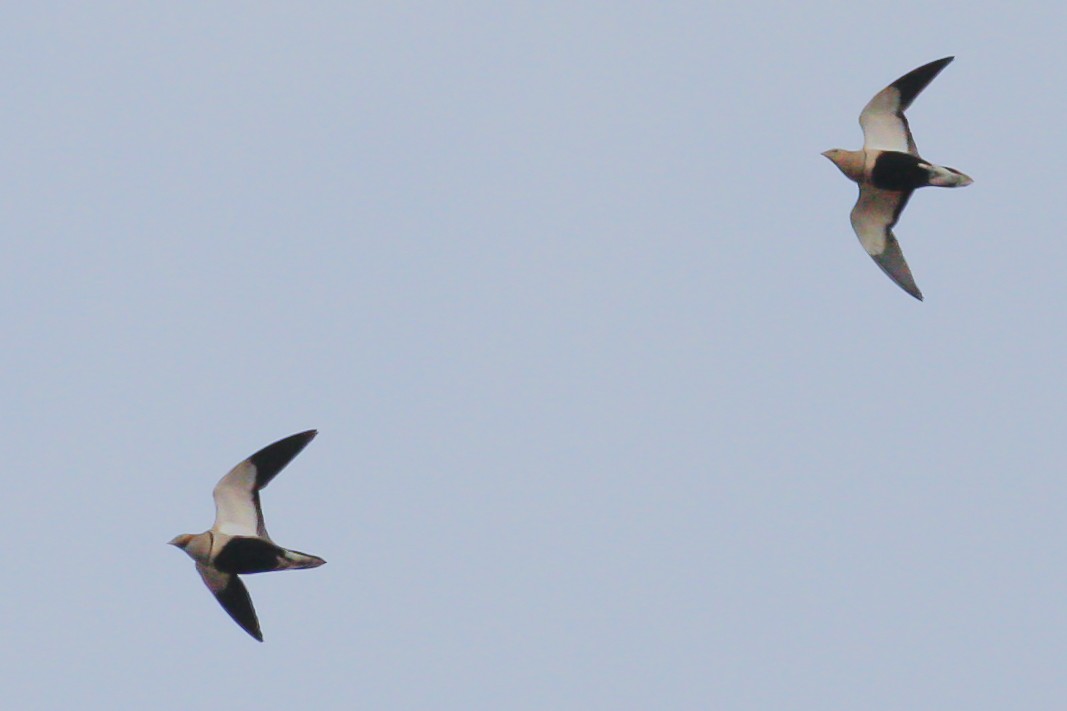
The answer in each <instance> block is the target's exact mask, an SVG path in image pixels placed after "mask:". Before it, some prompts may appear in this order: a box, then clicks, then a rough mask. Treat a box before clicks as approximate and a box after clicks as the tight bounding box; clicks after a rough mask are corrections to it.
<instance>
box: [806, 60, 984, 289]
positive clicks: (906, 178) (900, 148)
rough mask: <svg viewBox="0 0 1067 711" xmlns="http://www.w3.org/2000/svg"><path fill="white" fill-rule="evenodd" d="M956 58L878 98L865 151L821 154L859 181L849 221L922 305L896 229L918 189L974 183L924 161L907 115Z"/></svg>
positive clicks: (863, 115) (864, 122) (864, 116)
mask: <svg viewBox="0 0 1067 711" xmlns="http://www.w3.org/2000/svg"><path fill="white" fill-rule="evenodd" d="M953 59H954V57H945V58H944V59H938V60H937V61H934V62H930V63H929V64H924V65H923V66H921V67H919V68H918V69H914V70H912V71H910V72H908V73H907V74H905V75H904V76H902V77H900V78H899V79H897V80H896V81H895V82H893V83H892V84H890V85H889V86H887V87H886V88H884V89H882V90H881V91H880V92H878V93H877V94H875V95H874V98H873V99H871V100H870V101H869V102H867V105H866V106H864V107H863V111H862V112H860V126H861V127H862V128H863V148H862V149H861V150H858V151H846V150H843V149H841V148H833V149H831V150H828V151H825V152H824V153H823V155H824V156H826V157H827V158H829V159H830V160H831V161H833V163H834V165H836V166H837V167H838V168H840V170H841V172H842V173H844V174H845V175H846V176H847V177H848V178H849V179H850V180H853V181H855V182H857V183H859V186H860V196H859V199H858V200H857V201H856V206H855V207H853V208H852V215H851V218H852V229H853V230H855V232H856V236H857V237H859V238H860V243H861V244H862V245H863V248H864V249H866V250H867V254H869V255H871V257H872V258H873V259H874V261H875V263H876V264H877V265H878V266H879V267H881V268H882V271H884V272H885V273H886V274H887V275H888V276H889V278H890V279H892V280H893V281H894V282H896V283H897V285H898V286H899V287H900V288H901V289H903V290H904V291H906V292H908V293H909V294H911V295H912V296H914V297H915V298H916V299H918V300H920V301H922V298H923V295H922V292H921V291H919V287H918V286H916V285H915V279H914V278H913V277H912V275H911V269H909V268H908V263H907V262H906V261H904V253H903V252H901V251H900V244H898V243H897V238H896V237H895V236H894V235H893V226H894V225H895V224H897V220H898V219H900V213H901V212H902V211H903V210H904V206H905V205H907V204H908V198H910V197H911V194H912V192H914V191H915V190H916V189H917V188H924V187H926V186H928V185H933V186H936V187H939V188H962V187H965V186H967V185H970V184H971V183H972V182H974V181H973V180H971V179H970V178H969V177H967V176H966V175H964V174H963V173H961V172H960V171H958V170H956V169H955V168H946V167H944V166H940V165H935V164H934V163H931V162H929V161H927V160H925V159H923V158H922V157H920V156H919V151H918V149H917V148H916V147H915V139H914V138H912V136H911V129H910V128H909V127H908V120H907V119H906V118H905V117H904V111H905V110H907V108H908V107H909V106H911V102H913V101H915V97H917V96H918V95H919V93H920V92H922V90H923V89H925V88H926V85H927V84H929V83H930V82H931V81H933V80H934V77H936V76H937V75H938V74H939V73H940V72H941V70H942V69H944V68H945V67H946V66H948V64H949V62H951V61H952V60H953Z"/></svg>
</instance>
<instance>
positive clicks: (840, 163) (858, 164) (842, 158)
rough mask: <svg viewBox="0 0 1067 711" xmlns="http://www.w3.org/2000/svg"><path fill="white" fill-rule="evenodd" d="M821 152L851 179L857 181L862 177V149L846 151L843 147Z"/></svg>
mask: <svg viewBox="0 0 1067 711" xmlns="http://www.w3.org/2000/svg"><path fill="white" fill-rule="evenodd" d="M822 154H823V155H824V156H826V157H827V158H829V159H830V162H832V163H833V164H834V165H836V166H837V167H838V169H840V170H841V172H842V173H844V174H845V175H846V176H848V177H849V178H850V179H851V180H855V181H856V182H857V183H858V182H859V181H860V180H862V179H863V160H864V157H863V151H846V150H845V149H843V148H831V149H830V150H828V151H823V152H822Z"/></svg>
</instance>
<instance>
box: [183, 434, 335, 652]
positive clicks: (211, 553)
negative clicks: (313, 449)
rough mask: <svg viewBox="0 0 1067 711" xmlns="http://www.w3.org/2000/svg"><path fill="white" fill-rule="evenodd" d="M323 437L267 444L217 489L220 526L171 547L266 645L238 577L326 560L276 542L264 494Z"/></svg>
mask: <svg viewBox="0 0 1067 711" xmlns="http://www.w3.org/2000/svg"><path fill="white" fill-rule="evenodd" d="M316 434H318V432H316V431H315V430H308V431H307V432H301V433H300V434H295V435H291V436H289V437H286V438H285V439H282V440H278V441H277V442H275V443H274V444H271V445H267V446H266V447H264V448H263V449H261V450H259V451H258V452H256V453H255V454H253V455H252V456H251V457H249V458H248V459H246V460H244V461H243V462H241V463H240V464H238V465H237V466H236V467H234V468H233V469H231V470H230V472H229V473H228V474H227V475H226V476H224V477H222V479H220V480H219V483H218V484H216V485H215V491H214V497H215V525H214V526H212V527H211V529H210V530H207V531H204V532H203V533H197V534H192V533H183V534H181V535H180V536H175V537H174V539H173V540H171V541H170V545H172V546H177V547H178V548H181V549H182V550H183V551H185V552H186V553H187V554H188V555H189V557H190V558H192V559H193V560H194V561H196V571H197V572H198V573H200V577H201V578H203V580H204V584H206V585H207V587H208V589H209V590H211V592H212V593H213V594H214V595H215V599H216V600H218V601H219V604H220V605H222V609H224V610H226V612H227V613H229V615H230V617H232V618H233V621H234V622H236V623H237V624H238V625H240V626H241V629H243V630H244V631H245V632H247V633H248V634H250V635H252V636H253V637H255V638H256V639H257V640H259V641H260V642H262V641H263V633H262V632H260V630H259V619H258V618H257V617H256V610H255V608H254V607H252V598H250V597H249V596H248V590H247V588H245V586H244V583H242V582H241V579H240V578H239V577H237V576H238V575H239V574H246V573H267V572H270V571H272V570H290V569H294V568H317V567H318V566H320V565H322V564H323V563H325V562H326V561H324V560H323V559H322V558H319V557H317V556H313V555H308V554H307V553H300V552H298V551H291V550H287V549H285V548H282V547H280V546H278V545H276V544H275V543H274V541H272V540H271V539H270V536H269V535H267V528H266V526H265V525H264V524H263V509H262V508H261V507H260V504H259V491H260V489H262V488H263V487H265V486H266V485H267V484H269V483H270V482H271V480H272V479H273V478H274V477H275V476H277V475H278V472H280V471H281V470H282V469H284V468H285V466H286V465H287V464H288V463H289V462H291V461H292V460H293V457H295V456H296V455H298V454H300V452H301V450H303V449H304V447H306V446H307V444H308V442H310V441H311V440H312V439H314V438H315V435H316Z"/></svg>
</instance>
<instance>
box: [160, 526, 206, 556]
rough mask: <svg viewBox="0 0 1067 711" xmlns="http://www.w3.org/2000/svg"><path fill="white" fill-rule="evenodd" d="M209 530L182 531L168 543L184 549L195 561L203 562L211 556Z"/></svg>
mask: <svg viewBox="0 0 1067 711" xmlns="http://www.w3.org/2000/svg"><path fill="white" fill-rule="evenodd" d="M211 541H212V536H211V532H210V531H208V532H206V533H198V534H195V535H194V534H192V533H183V534H181V535H180V536H175V537H174V538H172V539H171V540H170V541H168V543H169V544H170V545H172V546H175V547H177V548H181V549H182V550H183V551H185V553H186V555H188V556H189V557H190V558H192V559H193V560H195V561H198V562H201V563H204V562H206V561H207V560H208V558H210V556H211Z"/></svg>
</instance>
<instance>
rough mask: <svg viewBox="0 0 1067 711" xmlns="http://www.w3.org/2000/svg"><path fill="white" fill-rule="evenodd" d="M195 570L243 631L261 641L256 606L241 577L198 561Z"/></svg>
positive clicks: (261, 636)
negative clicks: (253, 605) (253, 604)
mask: <svg viewBox="0 0 1067 711" xmlns="http://www.w3.org/2000/svg"><path fill="white" fill-rule="evenodd" d="M196 572H198V573H200V577H201V578H203V580H204V584H205V585H207V587H208V590H210V591H211V592H212V593H213V594H214V595H215V599H216V600H218V601H219V604H220V605H222V609H223V610H226V612H227V614H229V616H230V617H232V618H233V621H234V622H236V623H237V624H238V625H240V626H241V629H243V630H244V631H245V632H247V633H248V634H250V635H252V636H253V637H255V638H256V639H257V640H259V641H260V642H262V641H263V633H262V632H260V631H259V618H257V617H256V608H254V607H252V598H251V597H250V596H249V595H248V588H246V587H245V584H244V583H242V582H241V579H240V578H239V577H237V576H236V575H230V574H229V573H223V572H221V571H218V570H215V569H214V568H209V567H207V566H206V565H201V564H200V563H197V564H196Z"/></svg>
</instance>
